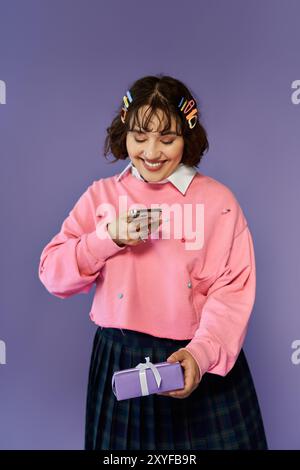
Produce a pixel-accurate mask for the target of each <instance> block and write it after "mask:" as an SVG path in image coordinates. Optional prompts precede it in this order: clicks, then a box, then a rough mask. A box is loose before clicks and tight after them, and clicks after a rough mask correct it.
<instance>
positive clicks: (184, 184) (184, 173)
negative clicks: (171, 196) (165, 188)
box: [117, 161, 197, 195]
mask: <svg viewBox="0 0 300 470" xmlns="http://www.w3.org/2000/svg"><path fill="white" fill-rule="evenodd" d="M129 170H131V173H132V174H133V175H134V176H135V177H136V178H138V179H140V180H142V181H145V182H146V183H148V184H151V183H155V184H160V183H167V182H170V183H172V184H173V185H174V186H175V187H176V188H177V189H178V190H179V191H180V192H181V193H182V194H183V195H184V194H185V193H186V191H187V188H188V187H189V185H190V183H191V182H192V180H193V178H194V176H195V175H196V174H197V170H196V168H195V167H191V166H188V165H185V164H184V163H179V165H178V166H177V167H176V168H175V170H174V171H173V173H171V174H170V175H169V176H168V177H167V178H165V179H164V180H161V181H153V182H152V181H146V180H145V179H144V178H143V177H142V175H141V174H140V173H139V171H138V170H137V168H136V167H135V166H134V165H133V164H132V162H131V161H130V163H129V164H128V165H127V166H126V168H124V170H123V171H122V172H121V173H120V174H119V175H118V177H117V181H119V180H120V179H121V178H122V176H123V175H124V174H125V173H126V172H127V171H129Z"/></svg>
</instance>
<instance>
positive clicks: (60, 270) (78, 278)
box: [39, 183, 125, 299]
mask: <svg viewBox="0 0 300 470" xmlns="http://www.w3.org/2000/svg"><path fill="white" fill-rule="evenodd" d="M94 184H95V183H93V184H92V185H91V186H89V187H88V189H87V190H86V191H85V193H84V194H83V195H82V196H81V197H80V198H79V200H78V201H77V203H76V204H75V206H74V208H73V209H72V210H71V212H70V213H69V216H68V217H67V218H66V219H65V220H64V222H63V224H62V226H61V229H60V232H59V233H58V234H57V235H55V236H54V237H53V238H52V239H51V240H50V242H49V243H48V244H47V245H46V246H45V248H44V249H43V251H42V254H41V256H40V263H39V278H40V280H41V282H42V283H43V284H44V286H45V287H46V289H47V290H48V291H49V292H50V293H51V294H53V295H55V296H57V297H60V298H62V299H64V298H66V297H70V296H72V295H74V294H77V293H88V292H89V291H90V289H91V288H92V286H93V283H94V282H95V280H96V278H97V277H98V276H99V275H101V269H102V267H103V266H104V264H105V261H106V260H107V259H108V258H109V257H111V256H113V255H115V254H116V253H118V252H119V251H121V250H123V249H124V248H125V247H124V246H122V247H119V246H118V245H117V244H116V243H115V242H114V241H113V240H112V239H111V237H110V236H109V234H108V232H107V227H106V224H104V232H105V233H106V238H103V239H102V238H101V239H100V238H98V236H97V234H96V222H99V219H98V220H97V216H96V215H95V211H96V206H95V194H94V191H95V190H96V189H95V186H94ZM100 223H101V221H100Z"/></svg>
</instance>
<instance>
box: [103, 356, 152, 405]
mask: <svg viewBox="0 0 300 470" xmlns="http://www.w3.org/2000/svg"><path fill="white" fill-rule="evenodd" d="M145 359H146V362H140V363H139V364H138V365H137V366H136V367H135V369H139V379H140V384H141V390H142V396H145V395H149V389H148V384H147V376H146V370H147V369H151V370H152V372H153V374H154V377H155V380H156V383H157V386H158V388H159V387H160V384H161V376H160V373H159V372H158V369H157V367H156V366H155V365H154V364H152V362H151V361H150V357H145ZM112 388H113V393H114V395H115V396H116V389H115V378H114V376H113V378H112Z"/></svg>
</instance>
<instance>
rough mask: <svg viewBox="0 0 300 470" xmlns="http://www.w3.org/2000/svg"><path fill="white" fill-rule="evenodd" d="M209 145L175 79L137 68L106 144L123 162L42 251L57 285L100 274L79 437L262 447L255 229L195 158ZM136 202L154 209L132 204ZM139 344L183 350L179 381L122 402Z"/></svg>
mask: <svg viewBox="0 0 300 470" xmlns="http://www.w3.org/2000/svg"><path fill="white" fill-rule="evenodd" d="M208 147H209V145H208V141H207V134H206V131H205V129H204V127H203V125H202V124H201V123H200V112H199V108H198V106H197V105H196V100H195V98H194V97H193V96H192V94H191V92H190V91H189V89H188V88H187V87H186V86H185V85H184V84H183V83H182V82H180V81H179V80H177V79H175V78H172V77H169V76H161V75H159V76H147V77H143V78H141V79H139V80H137V81H136V82H135V83H134V84H133V85H132V86H131V87H130V89H129V90H128V91H127V93H126V96H124V98H123V106H122V108H120V109H119V110H118V112H117V115H116V116H115V118H114V119H113V121H112V123H111V125H110V127H109V128H108V129H107V137H106V141H105V149H104V150H105V151H104V154H105V156H107V155H108V153H109V152H111V153H112V154H113V155H114V156H115V157H116V160H115V161H117V160H119V159H121V160H125V159H127V158H128V157H129V159H130V163H129V164H128V165H127V166H126V168H125V169H124V170H123V171H122V172H121V173H120V174H117V175H114V176H112V177H108V178H101V179H100V180H97V181H94V182H93V184H92V185H91V186H89V188H88V189H87V190H86V191H85V193H84V194H83V195H82V196H81V197H80V198H79V200H78V202H77V203H76V205H75V206H74V208H73V209H72V211H71V212H70V214H69V216H68V217H67V219H66V220H65V221H64V222H63V225H62V227H61V230H60V232H59V233H58V234H57V235H56V236H55V237H54V238H53V239H52V240H51V241H50V243H49V244H48V245H47V246H46V247H45V248H44V250H43V253H42V255H41V261H40V271H39V272H40V279H41V281H42V282H43V283H44V285H45V286H46V288H47V289H48V290H49V291H50V292H51V293H52V294H54V295H57V296H58V297H61V298H65V297H69V296H71V295H74V294H76V293H79V292H85V293H87V292H89V291H90V289H91V288H92V286H93V284H94V283H96V292H95V297H94V300H93V305H92V308H91V312H90V318H91V320H92V321H93V322H94V323H95V324H96V325H97V326H98V327H97V330H96V333H95V338H94V342H93V349H92V354H91V362H90V368H89V380H88V390H87V399H86V428H85V449H106V450H124V449H130V450H134V449H147V450H180V449H181V450H188V449H191V450H200V449H267V442H266V437H265V432H264V427H263V422H262V417H261V413H260V409H259V404H258V401H257V396H256V392H255V388H254V384H253V380H252V377H251V373H250V371H249V367H248V364H247V361H246V358H245V355H244V352H243V349H242V345H243V342H244V339H245V335H246V330H247V326H248V322H249V318H250V315H251V312H252V307H253V304H254V300H255V259H254V248H253V241H252V237H251V233H250V230H249V227H248V224H247V221H246V219H245V216H244V214H243V211H242V209H241V207H240V206H239V204H238V201H237V200H236V198H235V196H234V194H233V193H232V191H231V190H230V189H229V188H228V187H227V186H225V185H224V184H223V183H221V182H219V181H217V180H216V179H214V178H211V177H209V176H207V175H204V174H203V173H201V172H198V171H197V170H196V167H197V166H198V164H199V163H200V161H201V159H202V156H203V154H204V152H205V151H207V150H208ZM143 207H144V208H151V209H153V208H160V209H162V216H161V217H160V219H159V220H158V221H157V220H156V221H155V220H154V218H153V217H154V212H152V213H151V214H153V216H151V217H149V218H148V217H144V218H142V217H137V218H133V217H132V216H131V214H132V213H131V209H132V208H136V209H138V208H143ZM146 356H150V360H151V362H152V363H157V362H162V361H166V360H169V361H170V362H172V361H179V362H180V364H181V366H182V368H183V371H184V380H185V385H184V389H182V390H176V391H169V392H165V393H158V394H152V395H149V396H141V397H136V398H132V399H128V400H122V401H117V400H116V398H115V396H114V394H113V393H112V387H111V379H112V375H113V373H114V372H115V371H117V370H121V369H128V368H133V367H136V365H137V364H138V363H140V362H144V360H145V357H146Z"/></svg>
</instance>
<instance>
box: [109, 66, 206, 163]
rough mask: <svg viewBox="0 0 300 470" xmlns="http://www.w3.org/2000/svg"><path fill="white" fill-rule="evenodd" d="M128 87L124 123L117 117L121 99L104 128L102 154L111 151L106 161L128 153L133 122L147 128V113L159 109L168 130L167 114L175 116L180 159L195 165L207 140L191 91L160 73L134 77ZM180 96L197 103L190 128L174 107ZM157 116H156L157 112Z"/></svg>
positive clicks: (150, 113) (148, 115)
mask: <svg viewBox="0 0 300 470" xmlns="http://www.w3.org/2000/svg"><path fill="white" fill-rule="evenodd" d="M129 91H130V94H131V96H132V99H133V101H132V102H131V103H129V107H128V110H127V113H126V117H125V124H124V123H123V122H122V120H121V109H122V107H124V103H123V102H122V103H121V105H120V107H119V108H118V110H117V112H116V116H115V117H114V119H113V121H112V123H111V125H110V127H108V128H107V129H106V131H107V135H106V138H105V142H104V156H105V158H107V155H108V154H109V153H111V154H112V155H114V157H115V160H113V161H112V162H110V163H114V162H116V161H118V160H126V158H127V157H128V154H127V148H126V135H127V132H128V131H129V130H132V129H133V127H134V125H137V126H138V127H139V128H141V127H142V128H143V129H145V130H146V131H149V128H148V124H149V122H150V120H151V117H152V115H153V114H154V113H156V111H157V109H160V110H162V111H163V116H165V117H166V118H167V120H166V123H165V124H166V125H165V127H164V129H163V130H170V128H171V116H173V117H174V118H175V120H176V132H177V134H178V135H181V136H183V139H184V150H183V155H182V159H181V162H182V163H184V164H186V165H188V166H198V164H199V163H200V161H201V159H202V156H203V154H204V152H205V151H208V148H209V144H208V140H207V133H206V131H205V129H204V127H203V125H202V124H201V123H200V121H199V119H200V109H199V106H198V105H197V100H196V99H195V93H193V94H192V93H191V92H190V90H189V89H188V88H187V86H186V85H184V84H183V83H182V82H181V81H179V80H177V79H175V78H173V77H170V76H168V75H162V74H158V75H157V76H154V75H149V76H146V77H142V78H140V79H138V80H137V81H135V82H134V83H133V84H132V85H131V87H130V88H129ZM182 97H184V98H186V99H187V100H188V101H190V100H191V99H193V100H195V103H196V106H197V113H198V119H197V122H196V125H195V126H194V127H193V128H192V129H191V128H190V127H189V124H188V121H187V120H186V116H185V115H184V114H183V112H182V111H180V108H179V107H178V105H179V102H180V100H181V98H182ZM145 105H146V106H148V108H147V111H146V112H145V113H144V115H143V122H142V123H140V122H139V114H138V110H139V108H141V107H142V106H145ZM148 110H149V112H148ZM156 115H157V113H156ZM157 117H158V118H159V116H158V115H157ZM130 124H131V125H130Z"/></svg>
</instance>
